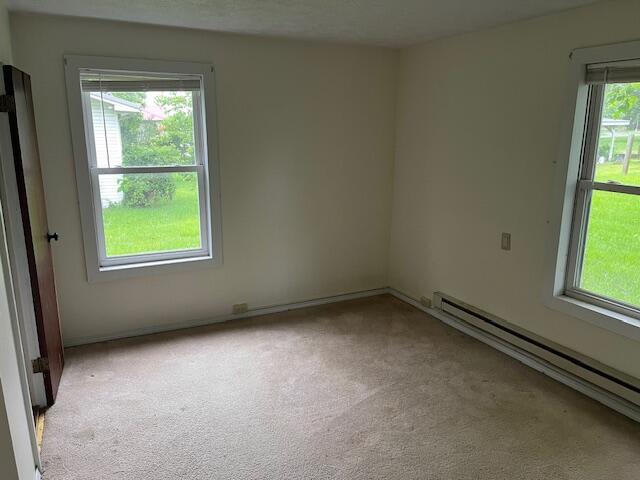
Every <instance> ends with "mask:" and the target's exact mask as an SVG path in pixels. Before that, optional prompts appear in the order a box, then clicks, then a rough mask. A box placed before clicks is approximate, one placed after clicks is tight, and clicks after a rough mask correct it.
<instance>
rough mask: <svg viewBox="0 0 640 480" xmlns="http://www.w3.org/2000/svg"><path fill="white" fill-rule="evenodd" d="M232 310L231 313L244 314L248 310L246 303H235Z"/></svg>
mask: <svg viewBox="0 0 640 480" xmlns="http://www.w3.org/2000/svg"><path fill="white" fill-rule="evenodd" d="M232 308H233V310H232V311H233V313H245V312H246V311H248V310H249V307H248V306H247V304H246V303H235V304H234V305H233V307H232Z"/></svg>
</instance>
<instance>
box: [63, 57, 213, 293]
mask: <svg viewBox="0 0 640 480" xmlns="http://www.w3.org/2000/svg"><path fill="white" fill-rule="evenodd" d="M64 64H65V74H66V84H67V99H68V104H69V117H70V124H71V136H72V141H73V152H74V158H75V167H76V182H77V187H78V200H79V206H80V220H81V224H82V236H83V243H84V253H85V262H86V268H87V280H88V281H89V282H97V281H105V280H115V279H119V278H126V277H134V276H141V275H151V274H158V273H168V272H170V271H180V270H185V269H193V268H196V267H214V266H219V265H221V264H222V230H221V226H222V221H221V194H220V167H219V161H218V147H217V145H218V140H217V121H216V120H217V119H216V102H215V78H214V69H213V66H211V65H209V64H203V63H189V62H170V61H162V60H139V59H131V58H116V57H93V56H81V55H65V57H64ZM82 69H96V70H112V71H125V72H126V71H135V72H147V73H156V74H162V73H164V74H187V75H199V76H201V78H202V83H203V99H202V100H203V102H202V103H203V105H204V111H203V112H202V113H203V115H202V116H198V117H199V118H202V117H204V124H205V127H204V128H206V131H203V130H204V129H203V128H198V127H196V131H197V132H196V141H198V142H202V151H203V152H204V153H205V157H206V159H205V161H204V164H203V165H193V166H180V167H161V168H160V169H158V171H160V170H163V171H164V170H166V171H167V172H171V171H176V172H177V171H198V169H204V170H205V172H204V173H205V174H204V175H198V177H199V178H200V179H203V178H206V179H207V180H208V185H203V184H202V183H205V182H204V181H201V182H200V185H199V187H200V201H201V202H206V207H207V208H201V209H200V211H201V215H204V216H205V217H203V218H201V225H206V226H207V227H208V231H209V232H210V234H209V236H208V245H205V244H204V243H203V248H202V249H201V250H198V251H193V250H191V251H185V252H179V253H171V254H169V255H167V254H149V255H144V256H143V255H136V256H132V257H130V260H132V261H131V262H130V263H122V261H121V260H122V259H121V260H120V261H116V262H109V261H105V259H104V258H101V254H100V252H101V251H102V250H101V249H100V242H102V241H103V237H102V234H101V233H100V228H101V215H100V216H98V213H99V212H96V211H95V210H94V209H95V208H97V207H96V205H99V202H98V203H96V201H95V199H94V198H93V197H94V192H93V188H92V179H91V175H92V169H91V168H90V162H89V150H88V148H87V146H88V145H87V135H86V133H85V122H84V117H83V100H82V92H81V88H80V71H81V70H82ZM200 127H202V126H200ZM134 170H135V169H131V168H128V169H127V172H129V173H135V172H134ZM97 172H98V170H97V169H93V174H94V175H96V174H97ZM110 173H113V169H111V171H110ZM201 205H202V203H201ZM206 212H208V214H209V215H208V218H206V217H207V213H206ZM203 234H204V232H203ZM168 257H170V258H168ZM180 257H183V258H180ZM136 260H137V262H135V261H136ZM134 262H135V263H134ZM109 263H111V264H110V265H109Z"/></svg>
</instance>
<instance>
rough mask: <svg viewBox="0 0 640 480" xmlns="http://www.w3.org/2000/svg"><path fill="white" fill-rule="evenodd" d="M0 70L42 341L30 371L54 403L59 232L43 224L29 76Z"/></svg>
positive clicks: (58, 365) (59, 356) (59, 352)
mask: <svg viewBox="0 0 640 480" xmlns="http://www.w3.org/2000/svg"><path fill="white" fill-rule="evenodd" d="M2 71H3V75H4V83H5V90H6V97H5V101H4V102H3V103H4V104H5V110H6V111H7V113H8V115H9V127H10V130H11V148H12V151H13V159H14V164H15V171H16V180H17V184H18V185H17V187H18V197H19V199H20V214H21V217H22V225H23V228H24V236H25V245H26V250H27V260H28V263H29V275H30V280H31V291H32V294H33V306H34V310H35V318H36V325H37V330H38V340H39V344H40V356H41V358H40V359H38V360H36V361H34V365H33V367H34V371H41V372H42V373H43V376H44V384H45V390H46V394H47V404H48V405H52V404H53V402H54V401H55V399H56V394H57V392H58V385H59V384H60V377H61V376H62V369H63V367H64V355H63V348H62V336H61V334H60V320H59V317H58V300H57V297H56V286H55V280H54V277H53V262H52V258H51V245H50V244H49V243H50V242H51V241H52V240H55V241H57V240H58V236H57V234H51V233H50V230H49V228H48V224H47V210H46V206H45V199H44V189H43V186H42V173H41V169H40V155H39V153H38V141H37V136H36V125H35V119H34V114H33V102H32V98H31V79H30V77H29V75H27V74H26V73H24V72H21V71H20V70H18V69H17V68H14V67H12V66H10V65H5V66H3V67H2Z"/></svg>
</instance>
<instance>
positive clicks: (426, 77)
mask: <svg viewBox="0 0 640 480" xmlns="http://www.w3.org/2000/svg"><path fill="white" fill-rule="evenodd" d="M639 18H640V3H638V2H637V1H620V2H604V3H601V4H597V5H595V6H592V7H587V8H583V9H579V10H574V11H569V12H566V13H563V14H559V15H553V16H549V17H544V18H539V19H535V20H531V21H526V22H520V23H515V24H511V25H507V26H504V27H500V28H494V29H491V30H485V31H482V32H477V33H472V34H468V35H463V36H458V37H454V38H450V39H445V40H441V41H436V42H432V43H429V44H426V45H422V46H416V47H413V48H409V49H407V50H405V51H403V53H402V59H401V66H400V74H399V87H398V88H399V93H398V113H397V119H398V120H397V146H396V164H395V183H394V194H393V212H392V218H393V225H392V242H391V254H390V283H391V285H392V286H393V287H395V288H397V289H399V290H401V291H403V292H406V293H408V294H410V295H412V296H416V297H418V296H420V295H422V294H428V295H430V294H431V293H432V292H433V291H438V290H440V291H443V292H446V293H449V294H451V295H453V296H456V297H458V298H460V299H462V300H464V301H466V302H468V303H471V304H473V305H476V306H478V307H480V308H482V309H484V310H486V311H488V312H491V313H493V314H496V315H498V316H500V317H503V318H505V319H507V320H509V321H511V322H514V323H516V324H518V325H521V326H522V327H524V328H526V329H529V330H530V331H533V332H535V333H538V334H540V335H542V336H544V337H547V338H549V339H552V340H554V341H556V342H558V343H560V344H563V345H566V346H568V347H570V348H573V349H575V350H577V351H580V352H582V353H584V354H586V355H589V356H592V357H594V358H596V359H598V360H600V361H602V362H603V363H606V364H609V365H611V366H613V367H615V368H618V369H620V370H622V371H624V372H627V373H629V374H631V375H635V376H636V377H640V345H639V344H638V343H637V342H634V341H631V340H628V339H626V338H623V337H620V336H617V335H615V334H612V333H610V332H608V331H605V330H602V329H599V328H597V327H594V326H592V325H590V324H587V323H585V322H582V321H580V320H577V319H574V318H572V317H568V316H565V315H562V314H559V313H556V312H554V311H551V310H549V309H547V308H545V307H544V306H543V305H542V302H541V292H542V276H543V263H544V258H545V257H544V256H545V243H546V240H547V235H548V227H547V223H546V221H547V218H548V215H549V212H550V210H549V209H550V208H551V203H550V200H551V195H552V185H553V184H554V182H553V178H554V174H555V172H554V166H553V163H552V162H553V161H554V160H555V158H556V154H557V149H558V142H559V136H558V135H559V131H560V123H561V121H562V120H563V118H564V117H563V116H564V115H565V113H566V112H565V108H566V95H567V92H566V91H565V88H566V78H567V73H568V54H569V52H570V50H572V49H574V48H576V47H583V46H589V45H596V44H602V43H611V42H618V41H624V40H629V39H637V38H638V36H639V30H638V25H639V24H638V19H639ZM502 231H506V232H511V233H512V248H513V249H512V251H510V252H505V251H502V250H500V232H502Z"/></svg>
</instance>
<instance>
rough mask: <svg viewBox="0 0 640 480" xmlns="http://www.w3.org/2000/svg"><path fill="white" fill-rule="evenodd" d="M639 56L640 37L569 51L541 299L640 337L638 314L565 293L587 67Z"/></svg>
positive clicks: (548, 303)
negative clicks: (567, 80) (563, 113)
mask: <svg viewBox="0 0 640 480" xmlns="http://www.w3.org/2000/svg"><path fill="white" fill-rule="evenodd" d="M638 58H640V41H635V42H626V43H620V44H615V45H604V46H598V47H591V48H580V49H577V50H574V51H573V52H571V55H570V62H569V64H570V65H569V75H568V77H569V85H568V89H567V92H568V93H569V95H568V96H569V98H568V104H567V112H568V113H567V116H566V118H565V120H564V123H563V126H562V128H561V136H560V147H559V149H558V157H557V159H556V161H555V162H554V163H555V167H556V169H557V171H556V178H555V185H554V195H553V202H552V211H551V215H550V217H549V219H548V223H549V227H550V228H549V239H548V247H547V252H548V254H547V259H546V264H545V272H544V287H543V294H542V297H543V298H542V300H543V303H544V304H545V305H546V306H547V307H549V308H551V309H554V310H556V311H559V312H562V313H565V314H568V315H571V316H573V317H576V318H579V319H581V320H584V321H586V322H589V323H591V324H593V325H596V326H598V327H601V328H604V329H606V330H609V331H611V332H614V333H617V334H619V335H622V336H624V337H627V338H632V339H635V340H640V318H636V317H635V316H632V315H628V314H625V313H622V312H620V311H617V310H616V309H615V306H614V305H608V304H607V303H606V302H605V301H602V300H601V299H595V298H588V297H585V298H575V297H577V295H574V297H571V296H569V295H566V294H565V289H566V277H567V269H568V268H570V266H569V261H570V257H569V251H570V241H571V230H572V222H573V216H574V215H573V214H574V202H575V198H576V189H577V188H578V187H579V178H578V174H579V170H580V160H581V155H582V146H583V138H584V135H585V128H586V121H585V119H586V118H587V108H588V100H589V99H588V93H589V86H588V85H587V83H586V79H585V72H586V68H587V65H589V64H594V63H607V62H613V61H625V60H634V59H638Z"/></svg>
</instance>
